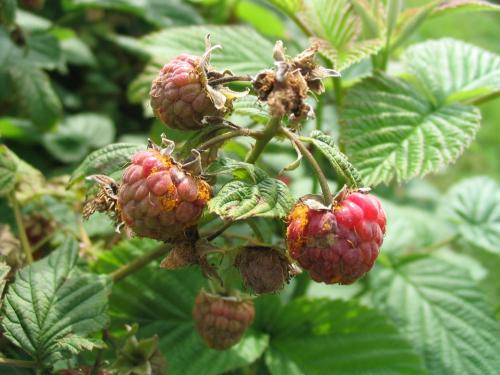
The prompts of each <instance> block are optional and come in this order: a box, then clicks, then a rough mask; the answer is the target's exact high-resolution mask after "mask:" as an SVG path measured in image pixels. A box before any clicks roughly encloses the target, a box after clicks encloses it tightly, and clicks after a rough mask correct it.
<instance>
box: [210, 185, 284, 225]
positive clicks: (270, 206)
mask: <svg viewBox="0 0 500 375" xmlns="http://www.w3.org/2000/svg"><path fill="white" fill-rule="evenodd" d="M292 205H293V197H292V195H291V194H290V191H289V190H288V187H287V186H286V185H285V184H284V183H283V182H282V181H280V180H276V179H274V178H270V177H265V178H262V179H258V180H256V182H255V183H248V182H244V181H237V180H234V181H230V182H228V183H227V184H225V185H224V186H223V187H222V188H221V189H220V190H219V192H218V193H217V195H216V196H215V197H214V198H212V199H211V200H210V201H209V202H208V209H209V210H210V212H214V213H216V214H218V215H219V216H220V217H221V218H223V219H224V220H244V219H247V218H249V217H253V216H261V217H275V218H283V217H285V216H286V215H288V213H289V212H290V210H291V208H292Z"/></svg>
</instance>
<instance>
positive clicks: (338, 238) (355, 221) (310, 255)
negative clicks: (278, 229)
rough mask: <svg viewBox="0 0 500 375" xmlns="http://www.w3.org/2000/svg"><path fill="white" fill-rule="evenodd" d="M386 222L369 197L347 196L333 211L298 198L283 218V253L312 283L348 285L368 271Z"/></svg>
mask: <svg viewBox="0 0 500 375" xmlns="http://www.w3.org/2000/svg"><path fill="white" fill-rule="evenodd" d="M385 223H386V217H385V214H384V211H383V209H382V206H381V204H380V201H379V200H378V199H377V198H376V197H374V196H373V195H370V194H362V193H359V192H354V193H350V194H348V195H347V197H345V198H344V199H343V200H342V201H340V202H337V204H336V205H334V207H333V208H327V207H325V206H323V205H321V204H319V203H318V202H317V201H315V200H313V199H305V200H301V201H300V202H299V203H298V204H297V205H296V206H295V207H294V209H293V210H292V212H291V214H290V216H289V219H288V228H287V243H288V249H289V252H290V255H291V257H292V258H294V259H295V260H297V261H298V262H299V264H300V265H301V267H302V268H304V269H306V270H307V271H308V272H309V275H310V276H311V278H312V279H313V280H315V281H317V282H324V283H326V284H335V283H339V284H351V283H353V282H354V281H356V280H357V279H359V278H360V277H361V276H363V275H364V274H365V273H366V272H368V271H369V270H370V269H371V268H372V267H373V263H374V262H375V259H377V256H378V253H379V249H380V246H381V245H382V241H383V236H384V233H385Z"/></svg>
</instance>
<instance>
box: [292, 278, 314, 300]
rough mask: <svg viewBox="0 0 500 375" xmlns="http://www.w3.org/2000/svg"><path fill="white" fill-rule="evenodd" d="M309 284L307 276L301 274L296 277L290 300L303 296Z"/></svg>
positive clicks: (309, 280)
mask: <svg viewBox="0 0 500 375" xmlns="http://www.w3.org/2000/svg"><path fill="white" fill-rule="evenodd" d="M310 283H311V279H310V278H309V275H307V274H305V273H303V274H301V275H299V276H297V277H296V278H295V287H294V288H293V292H292V295H291V299H296V298H299V297H302V296H303V295H305V294H306V292H307V288H309V284H310Z"/></svg>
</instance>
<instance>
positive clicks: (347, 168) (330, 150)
mask: <svg viewBox="0 0 500 375" xmlns="http://www.w3.org/2000/svg"><path fill="white" fill-rule="evenodd" d="M311 138H312V143H313V144H314V145H315V146H316V147H317V148H318V149H319V150H320V151H321V152H322V153H323V155H325V157H326V158H327V159H328V161H329V162H330V164H331V165H332V167H333V169H334V170H335V173H336V174H337V175H338V176H340V177H342V178H343V179H344V180H345V182H346V184H347V185H348V186H350V187H354V188H356V187H361V185H362V181H361V175H360V174H359V172H358V171H357V170H356V168H354V167H353V166H352V164H351V163H350V162H349V160H347V156H345V155H344V154H343V153H342V152H340V150H339V148H338V147H337V145H336V144H335V140H334V139H333V137H331V136H329V135H326V134H324V133H323V132H321V131H319V130H314V131H313V132H312V133H311Z"/></svg>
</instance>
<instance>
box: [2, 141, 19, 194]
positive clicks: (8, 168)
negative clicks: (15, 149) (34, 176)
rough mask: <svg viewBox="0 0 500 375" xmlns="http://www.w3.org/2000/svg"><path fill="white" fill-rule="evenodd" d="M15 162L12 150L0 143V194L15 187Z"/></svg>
mask: <svg viewBox="0 0 500 375" xmlns="http://www.w3.org/2000/svg"><path fill="white" fill-rule="evenodd" d="M16 174H17V163H16V160H15V159H14V158H13V157H12V152H11V151H10V150H9V149H8V148H7V146H5V145H0V196H2V195H7V194H9V193H10V192H11V191H12V190H14V188H15V187H16Z"/></svg>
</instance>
